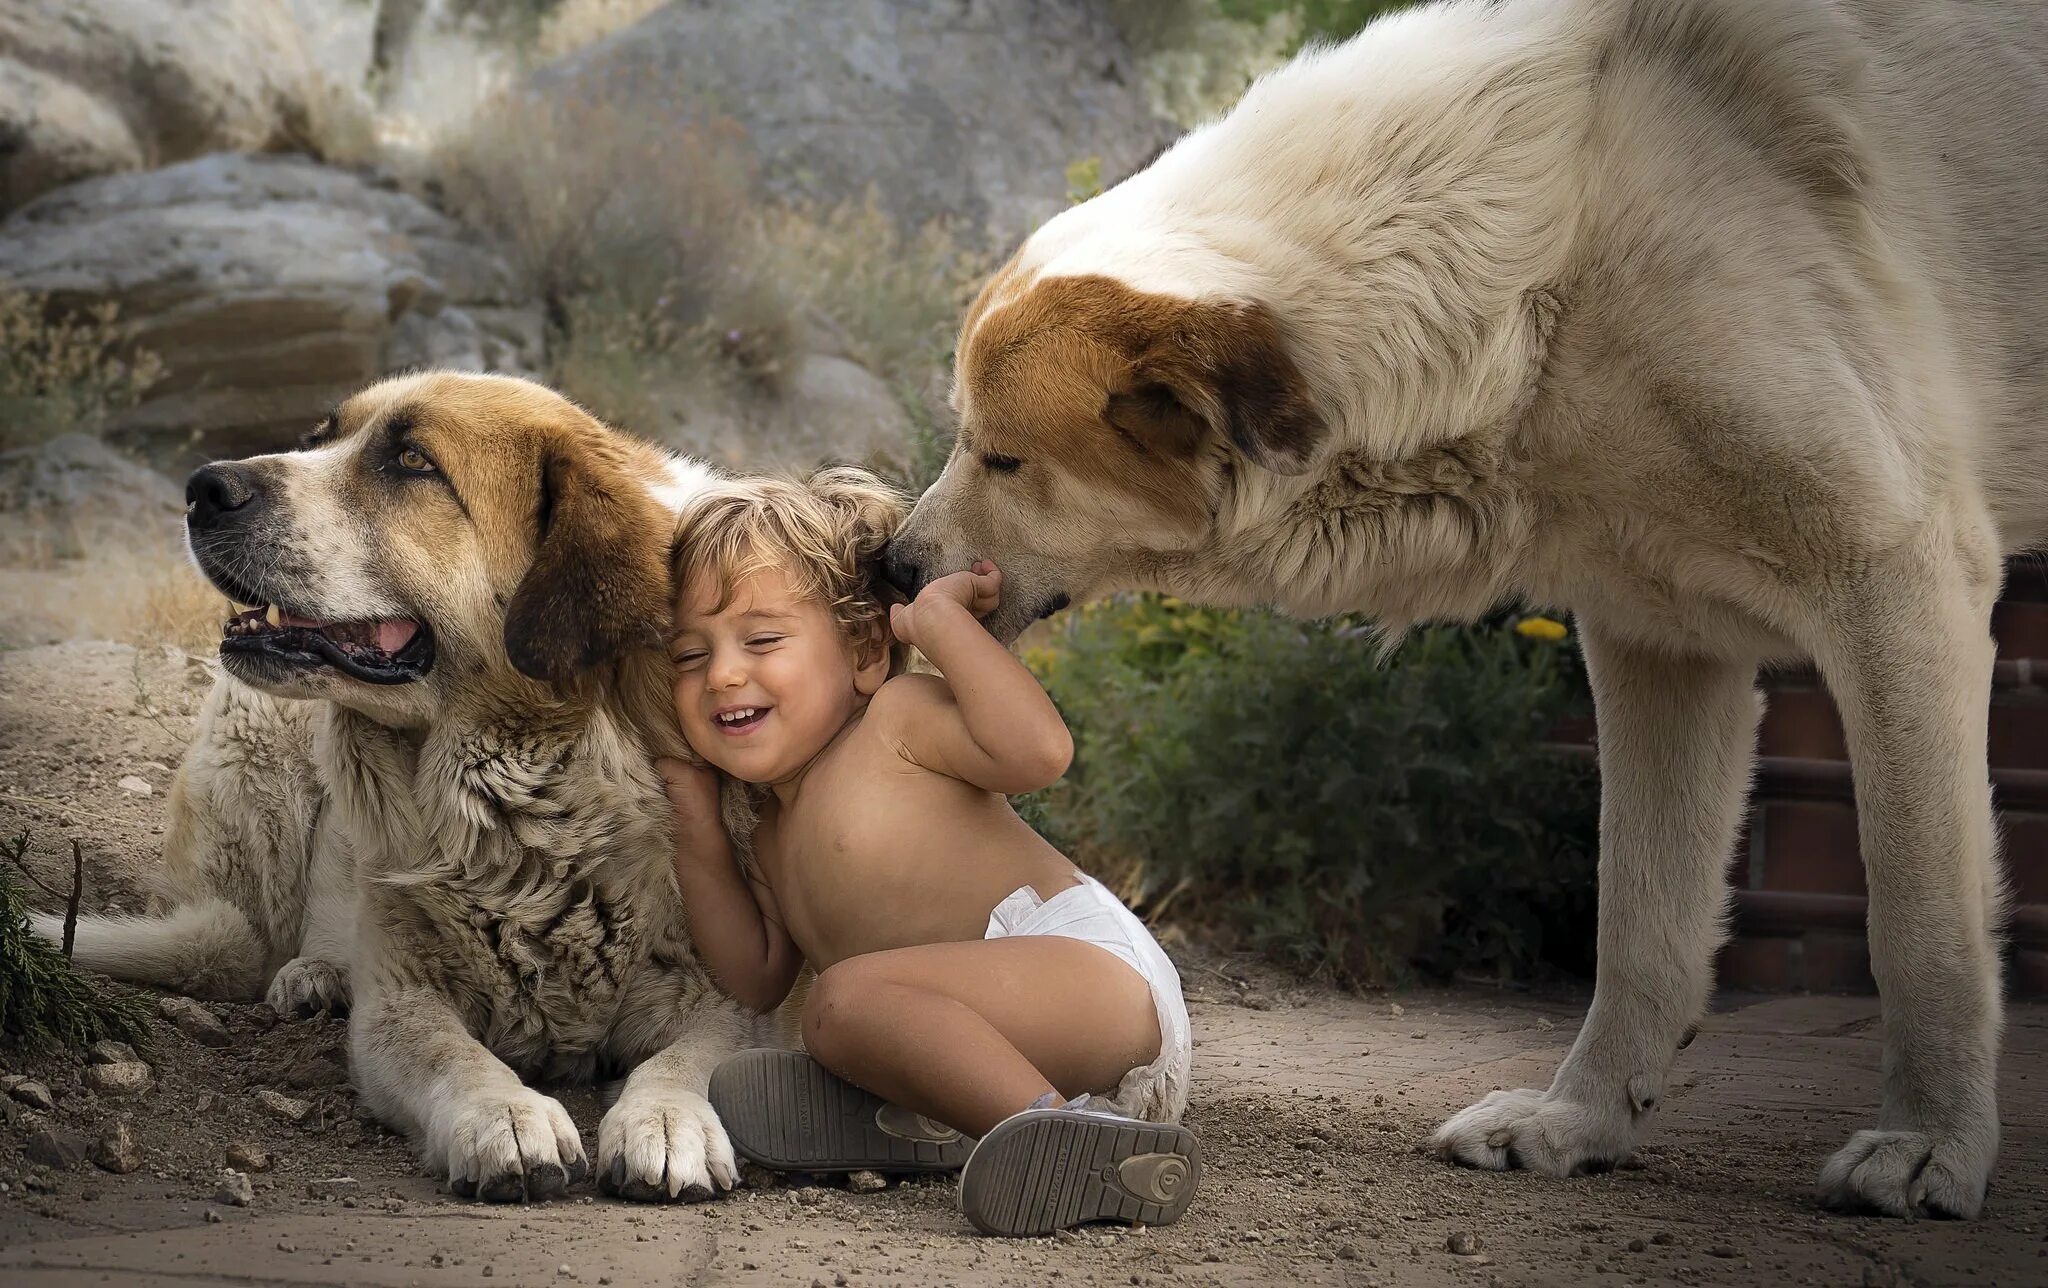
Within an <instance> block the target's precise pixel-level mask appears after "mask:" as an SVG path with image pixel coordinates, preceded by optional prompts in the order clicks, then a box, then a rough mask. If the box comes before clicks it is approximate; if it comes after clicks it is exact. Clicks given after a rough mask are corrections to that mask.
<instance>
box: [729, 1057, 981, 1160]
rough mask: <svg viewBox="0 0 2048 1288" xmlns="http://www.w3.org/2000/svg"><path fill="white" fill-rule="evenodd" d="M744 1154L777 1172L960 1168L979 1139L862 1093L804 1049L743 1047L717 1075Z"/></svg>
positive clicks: (735, 1139) (732, 1130)
mask: <svg viewBox="0 0 2048 1288" xmlns="http://www.w3.org/2000/svg"><path fill="white" fill-rule="evenodd" d="M710 1099H711V1107H712V1108H713V1109H715V1110H717V1111H718V1118H719V1121H720V1122H722V1123H724V1124H725V1132H726V1135H727V1136H728V1137H730V1138H731V1140H732V1147H733V1148H734V1149H735V1150H737V1151H739V1153H740V1154H741V1155H742V1156H744V1157H746V1158H750V1159H752V1160H753V1161H754V1162H756V1163H759V1164H760V1165H761V1166H763V1167H766V1168H768V1169H770V1170H772V1171H778V1172H860V1171H873V1172H957V1171H959V1170H960V1168H961V1167H962V1166H963V1165H964V1164H965V1163H966V1162H967V1155H968V1153H969V1151H971V1150H972V1149H973V1146H974V1142H973V1141H971V1140H969V1139H967V1138H966V1137H964V1136H962V1135H961V1134H960V1133H959V1132H957V1131H954V1130H953V1129H952V1128H951V1127H948V1126H946V1125H945V1124H944V1123H938V1122H933V1121H932V1120H931V1119H929V1118H926V1117H925V1116H924V1115H923V1114H915V1113H912V1112H911V1111H909V1110H908V1109H905V1108H903V1107H902V1106H901V1105H892V1104H890V1103H889V1102H888V1101H886V1100H883V1099H882V1098H881V1097H880V1096H876V1095H873V1094H871V1093H869V1092H866V1091H863V1090H861V1089H860V1088H859V1087H856V1086H854V1085H853V1084H852V1083H850V1082H847V1081H845V1080H844V1079H842V1078H839V1077H837V1076H835V1075H834V1074H832V1073H831V1072H830V1071H829V1070H827V1069H826V1068H825V1066H824V1065H822V1064H819V1063H818V1062H817V1061H816V1060H813V1059H811V1057H809V1056H807V1055H805V1054H803V1053H802V1052H800V1051H777V1050H771V1049H766V1048H764V1049H760V1050H754V1051H742V1052H740V1053H739V1054H738V1055H736V1056H733V1057H732V1058H731V1059H729V1060H727V1061H726V1062H725V1063H723V1064H721V1065H719V1066H718V1068H717V1069H716V1070H715V1071H714V1072H713V1073H712V1075H711V1090H710Z"/></svg>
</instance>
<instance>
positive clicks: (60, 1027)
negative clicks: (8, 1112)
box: [0, 837, 151, 1048]
mask: <svg viewBox="0 0 2048 1288" xmlns="http://www.w3.org/2000/svg"><path fill="white" fill-rule="evenodd" d="M15 845H16V846H18V847H19V849H20V850H23V851H26V849H27V838H26V837H18V838H16V841H15ZM150 1014H151V1008H150V1005H149V1002H148V999H147V998H145V997H144V996H143V995H141V994H139V993H131V992H126V991H122V992H119V993H114V992H109V991H106V990H104V989H102V988H101V987H100V986H99V985H97V984H96V983H94V981H92V980H91V979H88V978H87V977H86V976H84V975H81V974H79V973H78V971H77V970H76V969H75V968H74V967H73V966H72V965H71V963H70V962H69V961H68V960H66V959H65V957H64V954H63V953H62V952H61V951H59V950H58V949H57V947H56V946H55V945H53V944H50V943H48V942H46V941H45V940H43V939H42V938H40V937H39V936H37V935H36V934H35V933H34V932H32V931H31V930H30V929H29V927H28V900H27V899H26V898H24V897H23V895H22V891H21V887H20V886H18V885H16V884H15V881H14V878H13V876H12V875H11V874H10V873H9V872H7V871H6V870H5V869H4V868H0V1042H5V1043H6V1044H8V1045H11V1046H21V1047H29V1048H48V1047H60V1046H61V1047H71V1048H82V1047H87V1046H90V1045H92V1044H93V1043H94V1042H98V1041H99V1040H101V1039H102V1038H112V1039H114V1040H115V1041H119V1042H126V1043H128V1044H129V1045H130V1046H134V1047H138V1048H147V1046H148V1045H149V1037H150Z"/></svg>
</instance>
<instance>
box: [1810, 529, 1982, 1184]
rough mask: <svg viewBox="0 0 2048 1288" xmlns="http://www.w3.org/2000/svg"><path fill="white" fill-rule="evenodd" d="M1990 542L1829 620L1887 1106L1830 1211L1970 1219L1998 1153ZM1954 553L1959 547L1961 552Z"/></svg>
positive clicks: (1842, 606) (1890, 579) (1922, 555)
mask: <svg viewBox="0 0 2048 1288" xmlns="http://www.w3.org/2000/svg"><path fill="white" fill-rule="evenodd" d="M1987 546H1988V542H1972V541H1970V540H1968V539H1964V540H1961V541H1955V542H1949V541H1947V540H1945V539H1944V540H1941V541H1939V542H1937V541H1935V540H1929V541H1927V542H1924V543H1922V544H1921V546H1920V547H1919V548H1918V549H1915V550H1912V551H1908V552H1907V553H1905V554H1903V555H1901V556H1898V557H1896V558H1895V559H1893V560H1892V561H1890V562H1889V563H1887V564H1881V565H1878V566H1876V567H1874V568H1872V569H1871V570H1869V571H1868V572H1867V573H1865V574H1864V575H1863V576H1861V577H1859V578H1858V579H1857V581H1856V582H1855V583H1854V584H1853V585H1852V586H1850V587H1848V588H1846V589H1845V591H1844V592H1843V593H1842V594H1841V595H1840V597H1839V598H1838V599H1837V601H1836V602H1834V603H1832V604H1830V605H1829V606H1828V609H1827V611H1826V612H1825V614H1824V616H1825V621H1826V623H1827V626H1826V629H1827V631H1828V634H1829V637H1830V638H1829V642H1828V643H1827V644H1826V645H1825V646H1824V649H1823V651H1822V655H1821V657H1820V662H1821V667H1822V670H1823V673H1824V674H1825V675H1826V677H1827V680H1828V684H1829V687H1830V688H1831V689H1832V690H1833V692H1834V695H1835V700H1836V702H1837V704H1838V705H1839V707H1840V708H1841V712H1842V723H1843V726H1844V728H1845V729H1846V730H1847V732H1848V736H1849V757H1850V761H1851V763H1852V764H1853V765H1854V767H1855V774H1856V804H1857V810H1858V817H1859V824H1860V834H1861V841H1862V850H1863V866H1864V873H1865V876H1866V879H1867V881H1868V884H1869V887H1870V962H1871V972H1872V974H1874V975H1875V976H1876V977H1877V985H1878V991H1879V992H1880V994H1881V995H1882V998H1883V1008H1884V1029H1885V1044H1884V1102H1883V1107H1882V1108H1881V1109H1880V1110H1879V1113H1878V1119H1877V1127H1876V1129H1875V1130H1873V1131H1861V1132H1858V1133H1856V1135H1855V1136H1853V1137H1852V1138H1851V1139H1850V1141H1849V1143H1848V1145H1847V1146H1845V1147H1844V1148H1843V1149H1842V1150H1841V1151H1840V1152H1839V1153H1837V1154H1836V1155H1835V1156H1834V1157H1833V1158H1831V1159H1829V1160H1828V1163H1827V1166H1826V1167H1825V1168H1824V1169H1823V1170H1822V1172H1821V1178H1820V1193H1821V1197H1822V1199H1823V1200H1824V1201H1825V1202H1827V1203H1829V1204H1830V1205H1832V1206H1836V1207H1848V1208H1864V1209H1870V1208H1874V1209H1876V1210H1878V1211H1881V1212H1887V1213H1890V1214H1892V1215H1894V1216H1911V1215H1914V1214H1916V1213H1918V1214H1932V1215H1936V1216H1951V1217H1974V1216H1976V1215H1977V1213H1978V1212H1979V1210H1980V1209H1981V1208H1982V1206H1983V1203H1984V1190H1985V1186H1986V1184H1987V1182H1988V1180H1989V1178H1990V1175H1991V1167H1992V1163H1993V1162H1994V1161H1995V1159H1996V1158H1997V1155H1998V1104H1997V1087H1996V1077H1997V1065H1998V1032H1999V1025H2000V1020H2001V1015H2000V1006H2001V1001H2000V996H1999V962H1998V954H1997V950H1996V945H1995V943H1994V938H1993V936H1994V928H1995V926H1996V924H1997V921H1998V918H1999V914H2000V912H2001V903H2002V898H2003V894H2002V885H2001V881H2000V877H1999V873H1998V865H1997V862H1996V859H1995V842H1994V840H1993V823H1992V813H1991V792H1990V787H1989V778H1990V774H1989V771H1988V770H1987V768H1986V764H1985V738H1986V725H1987V723H1988V711H1989V707H1990V697H1991V663H1992V655H1993V651H1994V650H1993V645H1992V641H1991V632H1990V611H1991V600H1992V599H1993V598H1995V597H1996V595H1997V571H1996V561H1995V558H1992V557H1991V556H1989V555H1987V554H1986V553H1985V550H1986V548H1987ZM1950 547H1953V548H1950Z"/></svg>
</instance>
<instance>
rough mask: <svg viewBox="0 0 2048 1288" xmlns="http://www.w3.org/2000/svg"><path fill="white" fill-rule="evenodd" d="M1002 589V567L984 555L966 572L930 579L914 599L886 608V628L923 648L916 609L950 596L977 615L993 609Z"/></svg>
mask: <svg viewBox="0 0 2048 1288" xmlns="http://www.w3.org/2000/svg"><path fill="white" fill-rule="evenodd" d="M1002 593H1003V574H1002V571H1001V570H1000V569H998V568H997V567H996V566H995V565H994V564H992V563H990V562H989V561H988V560H986V559H983V560H981V561H980V562H978V563H976V564H975V565H974V566H973V567H972V568H969V569H967V570H966V571H965V572H954V573H947V574H946V575H945V576H943V577H941V578H939V579H938V580H937V581H934V582H931V583H930V584H928V585H927V586H926V587H925V588H924V589H923V590H921V591H919V592H918V595H917V599H916V601H915V602H913V603H909V604H896V605H894V606H892V607H891V608H890V609H889V630H890V632H891V633H892V634H894V635H895V636H896V638H897V639H899V640H901V641H903V642H904V643H905V644H908V645H910V646H911V647H912V648H922V647H923V643H922V641H921V639H920V638H919V637H920V635H921V634H922V626H923V623H922V622H921V621H920V620H919V610H920V609H922V608H924V607H925V606H926V605H927V604H936V603H940V602H943V601H948V600H950V601H951V602H953V603H955V604H958V605H960V606H961V607H962V608H965V609H966V610H967V611H968V612H969V613H970V614H971V615H973V616H974V617H975V618H976V619H980V618H983V617H986V616H988V615H989V614H990V613H992V612H994V611H995V608H996V604H997V603H998V602H999V601H1000V600H1001V598H1002Z"/></svg>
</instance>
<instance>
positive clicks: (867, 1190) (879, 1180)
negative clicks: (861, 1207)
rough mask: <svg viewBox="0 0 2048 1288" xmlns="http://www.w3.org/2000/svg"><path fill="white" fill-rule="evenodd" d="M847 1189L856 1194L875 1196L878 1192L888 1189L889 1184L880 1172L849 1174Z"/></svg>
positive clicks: (847, 1175) (847, 1176)
mask: <svg viewBox="0 0 2048 1288" xmlns="http://www.w3.org/2000/svg"><path fill="white" fill-rule="evenodd" d="M846 1188H847V1189H850V1190H852V1191H853V1192H854V1193H855V1194H873V1193H874V1192H875V1191H876V1190H886V1189H888V1188H889V1182H888V1180H887V1178H885V1177H884V1176H883V1175H882V1174H881V1173H880V1172H866V1171H863V1172H848V1173H847V1174H846Z"/></svg>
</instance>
